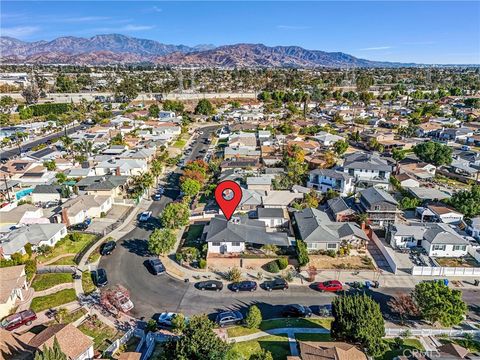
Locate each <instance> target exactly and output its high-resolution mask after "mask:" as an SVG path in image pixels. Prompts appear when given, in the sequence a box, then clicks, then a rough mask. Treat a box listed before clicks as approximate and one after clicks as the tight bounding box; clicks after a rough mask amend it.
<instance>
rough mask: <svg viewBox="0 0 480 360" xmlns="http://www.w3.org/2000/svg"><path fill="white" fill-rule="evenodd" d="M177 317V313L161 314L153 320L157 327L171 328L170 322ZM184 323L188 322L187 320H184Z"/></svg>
mask: <svg viewBox="0 0 480 360" xmlns="http://www.w3.org/2000/svg"><path fill="white" fill-rule="evenodd" d="M176 316H178V314H177V313H174V312H164V313H161V314H160V315H159V316H158V318H156V319H155V320H156V321H157V324H158V325H159V326H172V320H173V319H174V318H175V317H176ZM185 321H188V318H185Z"/></svg>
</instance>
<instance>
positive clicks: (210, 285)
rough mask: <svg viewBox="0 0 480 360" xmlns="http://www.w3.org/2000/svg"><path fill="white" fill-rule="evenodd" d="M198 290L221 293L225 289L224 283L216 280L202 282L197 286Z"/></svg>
mask: <svg viewBox="0 0 480 360" xmlns="http://www.w3.org/2000/svg"><path fill="white" fill-rule="evenodd" d="M196 287H197V289H199V290H202V291H204V290H213V291H220V290H222V289H223V283H222V282H221V281H216V280H207V281H200V282H198V283H197V284H196Z"/></svg>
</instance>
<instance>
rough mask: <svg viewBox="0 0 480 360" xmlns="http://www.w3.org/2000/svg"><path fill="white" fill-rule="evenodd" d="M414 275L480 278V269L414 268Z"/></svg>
mask: <svg viewBox="0 0 480 360" xmlns="http://www.w3.org/2000/svg"><path fill="white" fill-rule="evenodd" d="M412 275H417V276H479V277H480V268H468V267H430V266H414V267H413V268H412Z"/></svg>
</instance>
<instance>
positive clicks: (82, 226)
mask: <svg viewBox="0 0 480 360" xmlns="http://www.w3.org/2000/svg"><path fill="white" fill-rule="evenodd" d="M69 229H70V230H79V231H83V230H87V229H88V224H87V223H86V222H81V223H79V224H75V225H72V226H70V228H69Z"/></svg>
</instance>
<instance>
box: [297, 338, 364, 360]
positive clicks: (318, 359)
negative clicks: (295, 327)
mask: <svg viewBox="0 0 480 360" xmlns="http://www.w3.org/2000/svg"><path fill="white" fill-rule="evenodd" d="M298 345H299V355H298V356H289V357H288V359H289V360H367V355H365V353H363V352H362V351H361V350H360V349H358V347H356V346H355V345H352V344H348V343H345V342H338V341H335V342H318V341H315V342H310V341H299V342H298Z"/></svg>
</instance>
